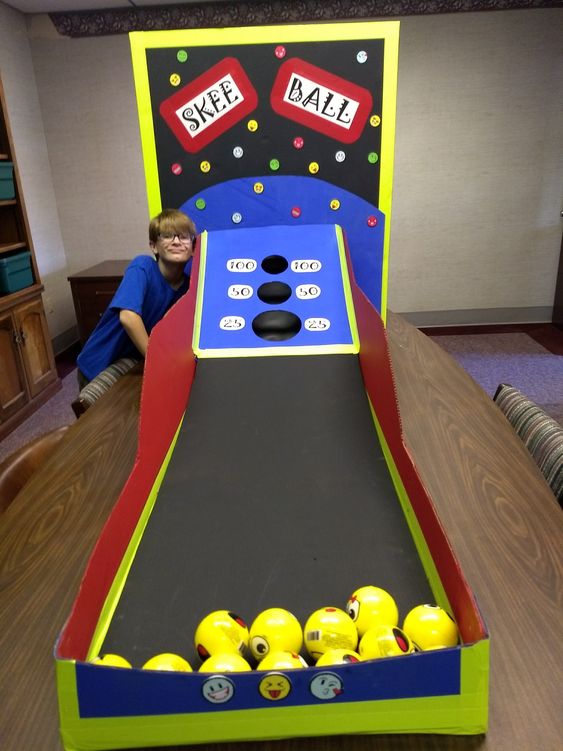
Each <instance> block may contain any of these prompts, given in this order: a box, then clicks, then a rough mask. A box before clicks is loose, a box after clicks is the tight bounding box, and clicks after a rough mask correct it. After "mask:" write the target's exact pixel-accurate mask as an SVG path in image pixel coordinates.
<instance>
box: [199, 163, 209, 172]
mask: <svg viewBox="0 0 563 751" xmlns="http://www.w3.org/2000/svg"><path fill="white" fill-rule="evenodd" d="M199 168H200V170H201V171H202V172H209V170H210V169H211V165H210V164H209V162H202V163H201V164H200V165H199Z"/></svg>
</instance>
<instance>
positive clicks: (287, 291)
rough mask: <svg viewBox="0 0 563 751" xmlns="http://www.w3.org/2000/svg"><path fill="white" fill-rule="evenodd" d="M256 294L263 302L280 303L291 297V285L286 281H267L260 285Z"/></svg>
mask: <svg viewBox="0 0 563 751" xmlns="http://www.w3.org/2000/svg"><path fill="white" fill-rule="evenodd" d="M256 294H257V295H258V297H259V298H260V300H262V302H267V303H269V304H270V305H280V304H281V303H282V302H285V301H286V300H289V298H290V297H291V287H290V286H289V284H285V283H284V282H266V284H261V285H260V286H259V287H258V292H257V293H256Z"/></svg>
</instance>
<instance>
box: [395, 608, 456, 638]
mask: <svg viewBox="0 0 563 751" xmlns="http://www.w3.org/2000/svg"><path fill="white" fill-rule="evenodd" d="M403 631H405V633H407V634H408V635H409V637H410V638H411V639H412V641H413V642H414V643H415V644H416V646H417V647H420V649H432V648H433V647H455V645H456V644H457V643H458V640H459V632H458V630H457V626H456V623H455V621H454V620H453V618H452V617H451V616H450V615H449V614H448V613H447V612H446V611H445V610H443V608H441V607H440V606H439V605H417V606H416V607H415V608H413V609H412V610H411V611H410V612H409V613H407V616H406V618H405V620H404V622H403Z"/></svg>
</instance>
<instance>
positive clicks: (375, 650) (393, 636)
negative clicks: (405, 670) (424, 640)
mask: <svg viewBox="0 0 563 751" xmlns="http://www.w3.org/2000/svg"><path fill="white" fill-rule="evenodd" d="M359 649H360V656H361V657H362V659H364V660H371V659H373V658H377V657H395V656H397V655H408V654H410V653H411V652H414V644H412V642H411V640H410V639H409V637H408V636H407V635H406V634H405V632H404V631H401V629H400V628H398V626H374V627H373V628H370V629H368V631H366V633H365V634H364V635H363V636H362V638H361V639H360V647H359Z"/></svg>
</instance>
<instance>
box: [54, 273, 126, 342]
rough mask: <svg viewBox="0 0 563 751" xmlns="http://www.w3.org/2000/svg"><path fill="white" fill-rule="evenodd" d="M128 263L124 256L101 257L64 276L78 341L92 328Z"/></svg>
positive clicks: (86, 336) (94, 326)
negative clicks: (76, 327)
mask: <svg viewBox="0 0 563 751" xmlns="http://www.w3.org/2000/svg"><path fill="white" fill-rule="evenodd" d="M130 263H131V261H130V260H127V259H122V260H113V261H102V263H98V264H96V265H95V266H92V267H91V268H89V269H85V270H84V271H80V272H78V273H77V274H72V275H71V276H69V277H68V281H69V282H70V288H71V290H72V299H73V301H74V310H75V312H76V320H77V322H78V334H79V336H80V343H81V344H84V343H85V342H86V339H88V337H89V336H90V334H91V333H92V331H94V329H95V328H96V325H97V324H98V321H99V320H100V318H101V317H102V315H103V314H104V311H105V310H106V308H107V306H108V305H109V303H110V302H111V299H112V297H113V296H114V295H115V293H116V291H117V288H118V287H119V284H120V282H121V280H122V279H123V274H124V272H125V269H126V268H127V266H128V265H129V264H130Z"/></svg>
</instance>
